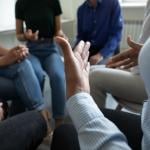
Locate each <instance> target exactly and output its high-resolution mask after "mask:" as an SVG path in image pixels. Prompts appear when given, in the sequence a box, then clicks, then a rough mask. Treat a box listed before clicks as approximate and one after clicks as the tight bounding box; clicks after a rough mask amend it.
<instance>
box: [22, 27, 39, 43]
mask: <svg viewBox="0 0 150 150" xmlns="http://www.w3.org/2000/svg"><path fill="white" fill-rule="evenodd" d="M24 35H25V38H26V39H27V40H30V41H36V40H38V36H39V31H38V30H37V31H36V32H34V33H33V32H32V30H31V29H28V30H27V31H26V32H25V33H24Z"/></svg>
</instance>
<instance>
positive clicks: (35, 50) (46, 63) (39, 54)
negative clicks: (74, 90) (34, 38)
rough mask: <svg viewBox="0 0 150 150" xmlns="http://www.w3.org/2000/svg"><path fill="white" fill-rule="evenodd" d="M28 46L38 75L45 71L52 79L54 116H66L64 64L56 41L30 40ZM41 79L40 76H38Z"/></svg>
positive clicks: (30, 58) (56, 117) (57, 117)
mask: <svg viewBox="0 0 150 150" xmlns="http://www.w3.org/2000/svg"><path fill="white" fill-rule="evenodd" d="M27 47H28V48H29V51H30V54H31V55H30V56H29V60H30V61H31V63H32V66H33V68H34V70H35V73H36V75H37V76H38V74H39V73H40V72H41V71H43V70H44V71H45V72H46V73H47V74H48V76H49V80H50V86H51V89H52V90H51V91H52V111H53V118H55V119H59V118H63V117H64V109H65V98H66V95H65V93H66V92H65V91H66V88H65V73H64V65H63V62H62V60H61V57H60V54H59V49H58V48H57V46H56V44H55V43H48V42H44V41H43V42H41V43H38V42H28V43H27ZM38 78H39V80H40V78H41V77H40V76H38Z"/></svg>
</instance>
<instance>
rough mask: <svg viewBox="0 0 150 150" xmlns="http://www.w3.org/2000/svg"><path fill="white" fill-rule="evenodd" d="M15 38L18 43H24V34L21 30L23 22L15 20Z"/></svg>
mask: <svg viewBox="0 0 150 150" xmlns="http://www.w3.org/2000/svg"><path fill="white" fill-rule="evenodd" d="M16 37H17V39H18V40H19V41H25V40H26V38H25V34H24V29H23V20H20V19H16Z"/></svg>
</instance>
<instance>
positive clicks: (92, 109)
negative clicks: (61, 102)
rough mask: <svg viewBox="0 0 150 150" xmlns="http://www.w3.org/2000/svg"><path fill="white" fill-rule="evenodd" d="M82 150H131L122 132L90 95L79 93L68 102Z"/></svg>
mask: <svg viewBox="0 0 150 150" xmlns="http://www.w3.org/2000/svg"><path fill="white" fill-rule="evenodd" d="M67 109H68V112H69V115H70V117H71V119H72V121H73V123H74V125H75V127H76V130H77V132H78V137H79V143H80V148H81V150H99V149H100V150H129V149H130V148H129V146H128V144H127V140H126V138H125V136H124V135H123V134H122V133H121V131H120V130H119V129H118V128H117V127H116V126H115V125H114V124H113V123H112V122H111V121H109V120H108V119H107V118H105V117H104V115H103V114H102V112H101V111H100V109H99V108H98V107H97V105H96V104H95V102H94V101H93V98H92V97H91V96H90V95H89V94H88V93H78V94H75V95H73V96H72V97H70V98H69V100H68V102H67Z"/></svg>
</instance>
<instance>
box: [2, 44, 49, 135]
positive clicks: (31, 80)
mask: <svg viewBox="0 0 150 150" xmlns="http://www.w3.org/2000/svg"><path fill="white" fill-rule="evenodd" d="M28 54H29V52H28V48H27V47H26V46H24V45H19V46H16V47H14V48H11V49H6V48H3V47H0V76H2V77H6V78H8V79H11V80H12V81H13V83H14V86H15V89H16V92H17V94H18V96H19V97H20V101H21V102H22V104H23V105H24V107H25V108H27V109H28V110H37V111H39V112H40V113H41V114H42V115H43V116H44V117H45V120H47V126H48V129H49V132H50V130H51V129H50V126H49V119H50V116H49V112H48V110H47V108H46V106H45V104H44V98H43V95H42V90H41V86H40V83H39V80H38V78H37V76H36V74H35V72H34V70H33V68H32V65H31V63H30V61H29V60H28V59H26V58H27V56H28ZM18 101H19V100H18Z"/></svg>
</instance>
